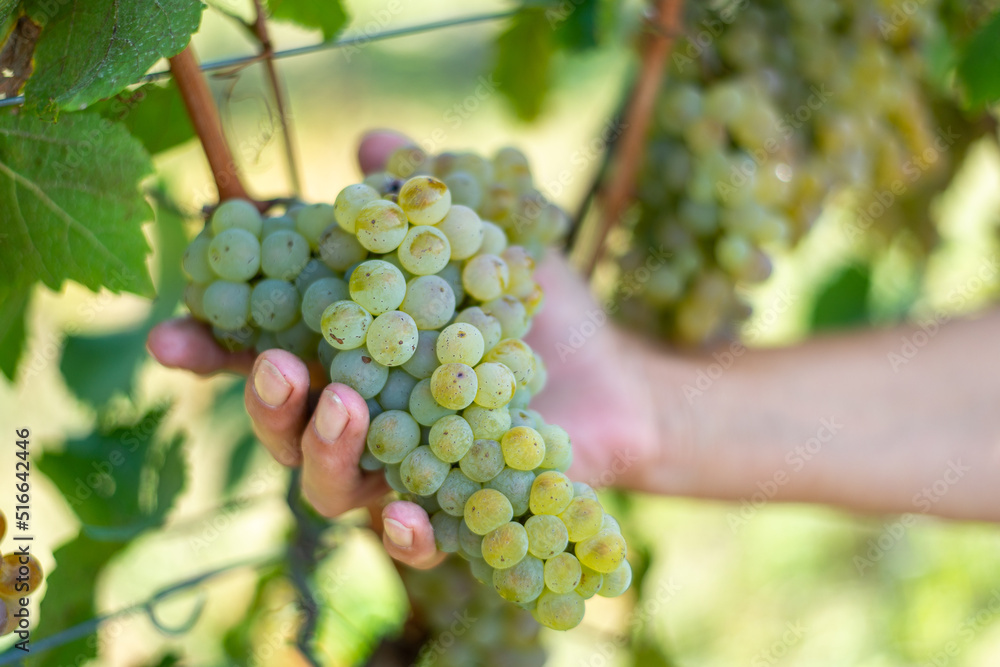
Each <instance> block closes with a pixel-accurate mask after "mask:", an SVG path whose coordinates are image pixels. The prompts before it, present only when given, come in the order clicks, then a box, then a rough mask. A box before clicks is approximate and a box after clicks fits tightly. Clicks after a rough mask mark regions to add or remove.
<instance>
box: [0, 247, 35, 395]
mask: <svg viewBox="0 0 1000 667" xmlns="http://www.w3.org/2000/svg"><path fill="white" fill-rule="evenodd" d="M0 243H3V241H2V235H0ZM30 302H31V290H30V289H19V290H14V291H8V290H5V289H0V372H2V373H3V374H4V375H5V376H7V379H8V380H10V381H11V382H13V381H14V380H15V378H16V376H17V365H18V362H19V361H20V360H21V353H22V352H23V351H24V341H25V321H24V320H25V316H26V314H27V312H28V304H29V303H30Z"/></svg>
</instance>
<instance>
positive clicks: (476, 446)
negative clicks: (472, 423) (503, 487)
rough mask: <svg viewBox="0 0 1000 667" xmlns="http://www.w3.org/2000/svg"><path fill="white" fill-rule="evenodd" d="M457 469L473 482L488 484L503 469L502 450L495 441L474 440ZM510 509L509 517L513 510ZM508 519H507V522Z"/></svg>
mask: <svg viewBox="0 0 1000 667" xmlns="http://www.w3.org/2000/svg"><path fill="white" fill-rule="evenodd" d="M458 466H459V468H461V470H462V472H464V473H465V476H466V477H468V478H469V479H471V480H472V481H474V482H480V483H483V482H488V481H490V480H491V479H493V478H494V477H496V476H497V475H499V474H500V473H501V471H503V469H504V462H503V450H502V449H500V443H499V442H497V441H496V440H475V441H473V443H472V446H471V447H469V451H467V452H466V453H465V456H463V457H462V458H461V460H459V462H458ZM507 505H508V506H510V507H511V512H512V514H511V516H513V511H514V508H513V506H512V505H510V501H509V500H508V501H507ZM509 520H510V519H508V521H509Z"/></svg>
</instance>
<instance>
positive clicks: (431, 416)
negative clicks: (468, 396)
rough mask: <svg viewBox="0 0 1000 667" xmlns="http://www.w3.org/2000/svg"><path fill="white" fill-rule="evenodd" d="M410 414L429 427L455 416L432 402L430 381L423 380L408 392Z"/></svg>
mask: <svg viewBox="0 0 1000 667" xmlns="http://www.w3.org/2000/svg"><path fill="white" fill-rule="evenodd" d="M334 361H336V360H334ZM410 414H411V415H413V418H414V419H416V420H417V423H418V424H420V425H421V426H431V425H432V424H434V422H436V421H437V420H439V419H441V418H442V417H447V416H448V415H453V414H455V411H454V410H452V409H450V408H446V407H444V406H442V405H441V404H440V403H438V402H437V401H435V400H434V395H433V394H432V393H431V381H430V379H425V380H421V381H420V382H418V383H417V384H416V386H414V387H413V391H412V392H410Z"/></svg>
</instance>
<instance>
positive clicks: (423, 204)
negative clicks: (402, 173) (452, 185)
mask: <svg viewBox="0 0 1000 667" xmlns="http://www.w3.org/2000/svg"><path fill="white" fill-rule="evenodd" d="M397 201H398V203H399V207H400V208H401V209H403V211H404V212H405V213H406V217H407V218H408V219H409V221H410V222H412V223H413V224H415V225H434V224H437V223H439V222H441V220H443V219H444V216H445V215H446V214H447V213H448V209H450V208H451V192H449V191H448V186H447V185H445V184H444V183H442V182H441V181H439V180H438V179H436V178H434V177H433V176H414V177H413V178H411V179H409V180H408V181H406V182H405V183H403V187H401V188H400V189H399V195H398V198H397Z"/></svg>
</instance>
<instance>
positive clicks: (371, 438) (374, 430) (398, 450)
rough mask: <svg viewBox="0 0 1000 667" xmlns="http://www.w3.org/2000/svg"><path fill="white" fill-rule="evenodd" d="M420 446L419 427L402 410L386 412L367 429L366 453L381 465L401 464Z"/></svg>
mask: <svg viewBox="0 0 1000 667" xmlns="http://www.w3.org/2000/svg"><path fill="white" fill-rule="evenodd" d="M419 445H420V426H419V425H418V424H417V422H416V421H415V420H414V419H413V417H411V416H410V415H409V414H407V413H406V412H403V411H402V410H386V411H385V412H383V413H382V414H380V415H378V416H377V417H375V418H374V419H372V422H371V425H370V426H369V427H368V451H370V452H371V453H372V456H374V457H375V458H377V459H378V460H379V461H381V462H383V463H401V462H402V461H403V459H405V458H406V456H407V455H408V454H409V453H410V452H412V451H413V450H414V449H416V448H417V447H418V446H419Z"/></svg>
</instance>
